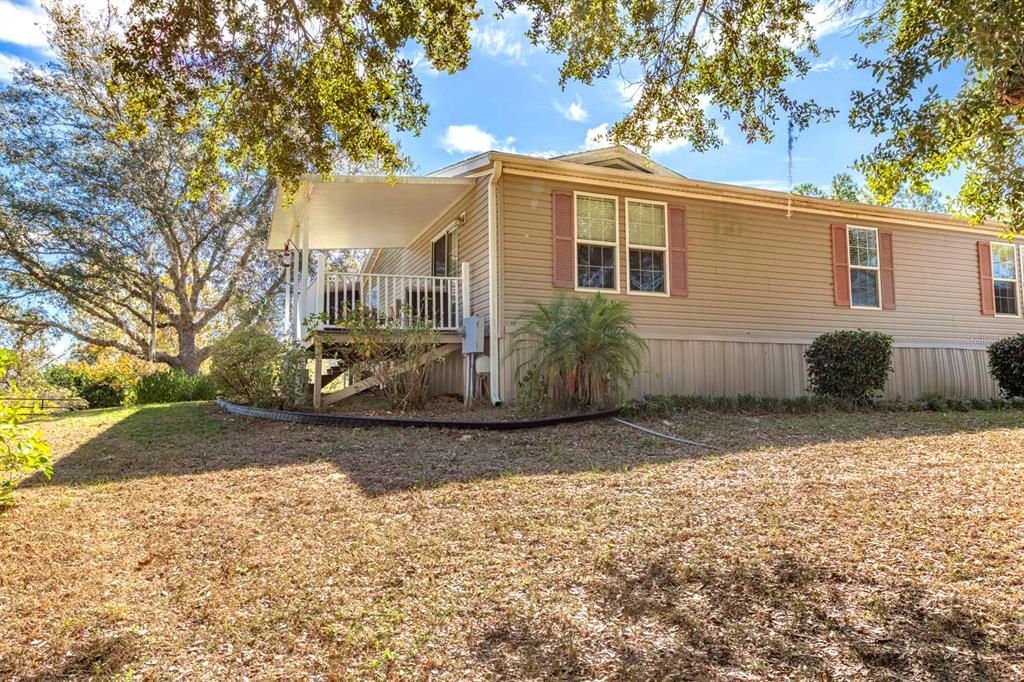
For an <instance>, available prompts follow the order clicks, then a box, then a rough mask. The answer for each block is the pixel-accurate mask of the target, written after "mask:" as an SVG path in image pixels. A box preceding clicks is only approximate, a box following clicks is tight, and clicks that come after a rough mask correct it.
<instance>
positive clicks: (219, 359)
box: [210, 327, 284, 406]
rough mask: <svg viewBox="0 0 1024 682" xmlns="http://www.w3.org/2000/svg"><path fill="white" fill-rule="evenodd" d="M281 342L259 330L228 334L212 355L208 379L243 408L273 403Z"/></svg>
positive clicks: (242, 330)
mask: <svg viewBox="0 0 1024 682" xmlns="http://www.w3.org/2000/svg"><path fill="white" fill-rule="evenodd" d="M283 350H284V349H283V348H282V345H281V342H280V341H278V340H277V339H276V338H275V337H274V336H273V335H272V334H270V333H269V332H267V331H266V330H264V329H261V328H259V327H243V328H239V329H236V330H235V331H233V332H231V333H230V334H229V335H228V336H227V338H225V339H224V340H223V341H221V342H220V343H219V344H218V345H217V348H216V350H214V352H213V358H212V362H211V366H210V377H211V378H212V379H213V382H214V384H215V385H216V386H217V389H218V390H219V391H220V393H221V395H223V396H224V397H225V398H227V399H228V400H230V401H232V402H237V403H242V404H244V405H256V406H268V405H271V404H273V403H274V402H275V389H276V386H277V373H278V363H279V362H280V358H281V354H282V352H283Z"/></svg>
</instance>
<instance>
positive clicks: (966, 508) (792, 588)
mask: <svg viewBox="0 0 1024 682" xmlns="http://www.w3.org/2000/svg"><path fill="white" fill-rule="evenodd" d="M645 423H646V424H647V425H648V426H651V427H653V428H656V429H659V430H662V431H666V432H671V433H674V434H676V435H678V436H681V437H684V438H689V439H693V440H698V441H702V442H706V443H711V444H713V445H715V446H716V447H717V450H716V451H715V452H713V453H711V454H707V453H705V452H703V451H699V450H696V449H693V448H689V447H687V446H684V445H680V444H678V443H673V442H669V441H665V440H661V439H658V438H655V437H651V436H646V435H644V434H642V433H639V432H637V431H635V430H632V429H628V428H626V427H623V426H620V425H616V424H613V423H610V422H607V421H604V422H588V423H585V424H577V425H563V426H559V427H553V428H546V429H540V430H536V431H526V432H509V433H481V432H469V431H458V430H430V431H424V430H410V429H384V428H380V429H346V428H324V427H307V426H295V425H287V424H282V423H279V422H266V421H257V420H248V419H243V418H237V417H232V416H229V415H226V414H224V413H222V412H220V411H218V410H217V409H216V408H215V407H213V406H211V405H208V404H193V405H171V406H153V407H148V408H142V409H129V410H113V411H99V412H89V413H78V414H72V415H69V416H66V417H62V418H57V419H52V418H51V419H48V420H46V421H44V422H42V428H43V429H44V431H45V433H46V435H47V437H48V438H49V439H50V441H51V443H52V444H53V446H54V450H55V452H56V454H57V456H58V458H59V459H58V461H57V463H56V473H55V476H54V480H53V481H52V482H50V483H41V482H37V481H29V482H27V483H26V484H25V485H23V486H22V488H20V489H19V493H18V505H17V506H16V507H14V508H13V509H11V510H9V511H6V512H4V513H2V514H0V631H2V636H0V679H2V680H7V679H14V680H39V679H130V678H133V677H134V678H135V679H190V680H211V679H242V678H246V677H247V678H249V679H253V680H262V679H273V680H286V679H287V680H291V679H353V680H363V679H404V678H410V679H432V680H465V679H487V680H500V679H549V678H558V679H643V680H646V679H650V680H665V679H682V680H688V679H730V680H731V679H740V680H747V679H778V678H788V679H858V680H859V679H893V680H895V679H921V680H964V679H976V680H993V679H995V680H1016V679H1021V678H1022V677H1024V562H1022V561H1021V559H1022V557H1024V493H1022V491H1024V421H1022V415H1021V414H1020V413H1019V412H1017V411H1007V412H970V413H956V414H936V413H893V414H874V413H871V414H852V415H842V414H830V415H824V416H821V415H818V416H814V415H811V416H781V415H780V416H770V415H764V416H751V415H723V414H714V413H708V412H696V411H694V412H684V413H680V414H678V415H676V416H674V417H671V418H667V419H664V420H661V419H659V420H655V421H648V422H645Z"/></svg>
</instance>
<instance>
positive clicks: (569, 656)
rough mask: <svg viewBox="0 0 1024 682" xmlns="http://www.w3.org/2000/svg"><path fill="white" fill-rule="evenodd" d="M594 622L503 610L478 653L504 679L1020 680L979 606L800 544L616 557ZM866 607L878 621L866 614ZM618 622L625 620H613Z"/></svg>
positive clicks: (598, 595) (595, 593) (599, 593)
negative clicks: (716, 555)
mask: <svg viewBox="0 0 1024 682" xmlns="http://www.w3.org/2000/svg"><path fill="white" fill-rule="evenodd" d="M590 592H591V597H592V598H593V599H594V600H595V605H594V608H593V610H590V609H588V610H587V615H588V617H589V618H588V621H589V622H592V623H595V624H596V625H597V626H598V627H596V629H593V630H590V629H586V625H582V626H581V625H580V624H578V623H577V622H573V621H569V620H568V619H565V620H564V621H560V622H554V619H553V617H551V616H550V615H549V614H546V613H544V612H536V613H534V614H531V615H530V616H524V615H521V614H504V617H503V618H501V619H499V623H500V624H499V625H497V626H495V627H492V628H490V629H489V630H487V631H486V632H485V633H484V635H483V636H482V637H481V638H480V640H479V643H478V646H477V651H476V653H477V656H478V658H479V660H480V661H481V664H482V665H484V666H485V667H486V668H487V669H489V670H490V671H492V672H493V673H495V674H496V675H497V676H498V677H499V678H502V679H512V678H531V679H592V678H594V677H602V678H606V679H652V680H654V679H656V680H669V679H671V680H675V679H687V680H690V679H721V678H723V677H729V676H731V675H730V673H732V674H737V673H740V672H741V671H746V672H747V673H749V672H751V671H757V672H758V674H759V675H760V676H762V679H773V678H774V679H778V678H787V679H833V678H834V677H837V676H838V677H845V676H848V675H853V676H854V677H866V678H868V679H907V678H915V679H930V680H1009V679H1014V675H1015V672H1014V669H1013V668H1012V666H1011V665H1009V664H1008V661H1012V660H1017V659H1018V658H1019V657H1018V654H1017V653H1015V652H1014V651H1012V650H1011V649H1010V648H1009V647H1008V646H1007V645H1005V644H1003V643H1000V642H999V641H998V638H997V637H994V636H993V635H992V634H991V633H989V632H987V631H986V629H985V627H984V625H983V619H982V618H981V617H980V616H979V615H978V614H979V613H980V610H975V609H973V608H972V607H970V606H967V605H964V604H962V603H958V602H952V601H947V600H944V599H943V598H942V597H936V595H935V594H928V593H926V592H924V591H923V590H920V589H919V588H916V587H915V586H913V585H893V586H887V585H875V584H871V585H865V584H860V583H857V582H856V580H855V579H854V578H852V577H849V576H839V575H835V574H834V573H833V572H832V571H830V570H828V569H819V568H816V567H814V566H811V565H808V564H804V563H801V562H800V561H799V560H798V559H796V558H794V557H793V556H790V555H782V556H779V557H776V558H774V559H771V560H769V561H767V562H751V563H749V564H743V565H735V566H731V567H723V566H721V565H720V564H717V563H715V561H714V560H713V559H708V560H705V561H699V560H698V561H693V560H692V559H686V560H681V561H680V562H678V564H673V563H671V562H667V561H664V560H655V561H651V562H648V563H645V564H642V565H640V566H637V567H624V566H611V567H608V568H607V569H606V571H605V572H604V573H603V575H602V576H601V577H600V578H599V579H598V583H597V584H596V585H594V586H592V590H590ZM865 610H868V611H870V613H871V616H870V618H864V617H863V615H864V612H865ZM608 624H614V626H613V627H612V628H608V627H607V625H608Z"/></svg>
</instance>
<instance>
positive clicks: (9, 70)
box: [0, 53, 27, 83]
mask: <svg viewBox="0 0 1024 682" xmlns="http://www.w3.org/2000/svg"><path fill="white" fill-rule="evenodd" d="M25 64H27V62H26V61H24V60H22V59H18V58H17V57H12V56H11V55H9V54H3V53H0V83H10V82H11V79H12V78H13V77H14V71H15V69H19V68H21V67H22V66H25Z"/></svg>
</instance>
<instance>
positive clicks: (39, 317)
mask: <svg viewBox="0 0 1024 682" xmlns="http://www.w3.org/2000/svg"><path fill="white" fill-rule="evenodd" d="M54 12H55V13H54V19H55V24H56V26H57V28H56V30H55V32H54V34H53V36H52V41H51V42H52V49H53V51H54V53H55V55H56V57H57V61H54V62H53V63H51V64H49V65H47V66H45V67H42V68H28V69H23V70H21V71H20V72H19V73H18V74H17V76H16V77H15V80H14V82H13V84H11V85H9V86H6V87H3V88H0V162H2V163H0V320H2V321H4V322H6V323H8V324H11V325H15V326H16V327H18V328H20V329H22V330H26V329H27V330H33V329H37V330H44V329H49V330H57V331H59V332H62V333H64V334H67V335H69V336H71V337H73V338H75V339H77V340H78V341H80V342H82V343H85V344H89V345H93V346H97V347H100V348H109V349H115V350H118V351H121V352H123V353H127V354H130V355H133V356H136V357H140V358H144V359H146V358H149V357H150V355H151V351H153V353H152V357H153V359H155V360H156V361H157V362H163V363H166V364H167V365H169V366H171V367H174V368H179V369H181V370H184V371H186V372H189V373H195V372H197V371H198V370H199V367H200V365H201V364H202V363H203V361H204V360H205V359H206V358H207V357H208V356H209V355H210V353H211V350H212V346H213V344H214V343H215V341H216V340H217V338H218V337H220V336H223V335H225V334H226V333H228V332H229V331H230V330H231V329H232V328H233V327H235V326H237V325H240V324H245V323H248V322H250V321H252V320H254V319H256V318H258V317H260V316H261V315H262V314H264V313H265V312H266V311H267V309H268V308H269V306H270V303H271V301H272V300H273V296H274V295H275V293H276V291H277V290H278V288H279V285H280V281H281V274H280V272H281V269H280V267H278V266H277V264H275V263H273V262H271V261H270V260H269V257H268V256H267V254H266V236H267V228H268V222H269V215H270V206H271V202H272V195H273V184H272V182H271V181H270V180H269V179H268V177H267V175H266V173H265V172H264V171H263V170H261V169H259V168H258V167H256V166H255V165H254V164H252V163H245V164H241V165H239V166H236V167H232V168H225V169H224V173H225V179H226V180H227V182H226V184H225V185H224V186H223V187H217V186H211V187H208V188H207V189H206V190H205V191H204V192H203V193H202V194H201V195H198V196H197V195H195V194H194V192H192V187H193V185H192V184H191V183H190V177H191V174H192V173H193V171H194V169H195V167H196V164H197V163H198V162H199V160H200V159H201V158H202V157H203V155H204V142H205V140H206V138H205V135H204V132H205V131H203V130H202V129H201V128H194V127H188V126H185V125H178V126H176V127H170V126H167V125H164V124H163V123H161V122H159V121H153V120H150V121H149V125H148V126H147V129H146V132H145V133H144V134H140V135H136V136H134V137H132V138H131V139H129V140H125V139H123V138H121V137H119V136H118V135H116V132H117V131H118V129H119V128H120V127H121V126H123V125H125V123H126V122H127V121H129V120H130V119H131V114H130V110H131V104H130V102H129V101H128V99H127V98H125V97H124V96H123V95H120V94H117V93H111V92H110V91H109V90H108V88H107V84H108V82H109V80H110V78H111V74H112V71H111V62H110V60H109V58H108V56H107V50H108V48H109V46H110V45H111V40H112V38H111V33H110V32H109V30H108V28H109V27H107V26H106V25H98V24H93V23H86V22H84V21H82V19H81V16H80V15H79V13H78V12H75V11H63V10H60V9H56V10H55V11H54ZM154 341H156V347H155V348H151V344H152V343H153V342H154Z"/></svg>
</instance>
